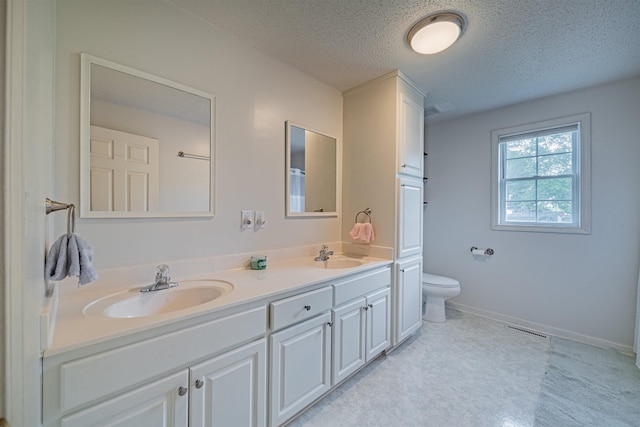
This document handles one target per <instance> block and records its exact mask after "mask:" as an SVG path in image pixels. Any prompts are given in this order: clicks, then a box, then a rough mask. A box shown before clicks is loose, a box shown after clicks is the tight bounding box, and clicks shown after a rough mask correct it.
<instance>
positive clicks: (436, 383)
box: [289, 310, 640, 427]
mask: <svg viewBox="0 0 640 427" xmlns="http://www.w3.org/2000/svg"><path fill="white" fill-rule="evenodd" d="M447 319H448V320H447V322H445V323H441V324H438V323H430V322H424V324H423V328H422V329H421V331H420V332H418V333H416V334H415V335H414V336H413V337H411V338H410V339H409V340H408V341H407V342H405V343H404V344H403V345H401V346H400V347H399V348H397V349H396V350H394V351H393V352H391V353H390V354H389V355H386V356H382V357H380V358H378V359H377V360H375V361H374V362H372V363H371V364H369V365H368V366H367V367H365V368H364V369H363V370H362V371H361V372H359V373H358V374H356V375H354V376H353V377H352V378H350V379H349V380H348V381H347V382H346V383H345V384H343V385H342V386H340V387H339V388H337V389H336V390H334V391H333V393H331V394H329V395H328V396H326V397H325V398H324V399H322V400H321V401H320V402H318V403H317V404H316V405H315V406H313V407H311V408H310V409H309V410H307V411H306V412H305V413H303V414H302V415H301V416H299V417H298V418H297V419H295V420H293V421H292V422H291V423H290V424H289V425H290V426H296V427H316V426H317V427H326V426H336V427H339V426H389V427H393V426H425V427H429V426H434V427H466V426H470V427H483V426H487V427H489V426H491V427H533V426H535V427H565V426H567V427H568V426H576V427H577V426H588V425H593V426H599V427H612V426H640V370H639V369H638V368H637V367H635V365H634V359H633V358H631V357H630V356H626V355H620V354H619V353H617V352H614V351H613V350H603V349H599V348H596V347H592V346H587V345H583V344H578V343H574V342H572V341H566V340H559V339H558V341H557V342H556V339H555V338H551V339H545V338H541V337H537V336H534V335H530V334H527V333H523V332H519V331H515V330H512V329H509V328H506V325H505V324H504V323H501V322H497V321H493V320H490V319H486V318H483V317H478V316H474V315H471V314H467V313H461V312H459V311H456V310H448V311H447ZM556 343H557V345H556ZM563 343H569V344H570V346H572V347H571V348H568V349H565V350H566V351H564V350H563V347H562V346H563ZM554 345H556V346H558V347H559V348H560V349H559V350H558V349H554V348H553V347H554ZM603 351H604V352H605V353H602V352H603ZM592 352H593V354H594V355H595V356H594V357H591V359H593V360H591V359H590V363H591V362H593V363H595V366H594V365H588V366H587V365H585V367H583V368H584V369H583V372H578V373H572V370H573V366H574V365H576V363H573V362H572V361H571V359H572V356H571V354H572V353H573V354H587V355H590V354H592ZM607 352H610V353H607ZM612 357H613V358H615V359H616V363H618V364H619V365H620V366H616V369H612V370H611V372H608V371H607V370H606V369H600V368H601V365H607V364H608V363H609V362H608V360H610V359H611V358H612ZM618 359H619V360H618ZM580 363H581V362H579V361H578V363H577V365H580ZM555 365H559V368H558V369H556V367H555ZM618 368H620V369H618ZM589 369H591V370H593V369H598V371H599V372H600V371H602V372H605V373H603V374H602V375H601V376H600V377H598V378H594V379H589V378H590V377H592V375H589V374H588V372H590V371H589ZM584 372H587V373H586V374H585V373H584ZM548 374H549V375H548ZM551 374H553V375H551ZM551 377H554V379H553V380H551V379H550V378H551ZM573 377H577V378H579V379H581V381H582V385H583V387H584V389H583V390H582V391H581V392H580V393H576V394H575V395H574V394H571V393H568V394H567V395H566V396H565V395H562V392H563V391H564V390H573V389H574V387H573V386H572V382H575V378H573ZM620 378H625V379H626V385H625V386H624V387H623V388H622V389H620V390H618V389H617V388H616V387H617V386H616V384H619V380H620ZM590 382H597V383H604V384H607V385H608V387H609V389H611V388H613V391H611V390H608V393H609V394H600V395H598V394H596V395H594V396H592V398H593V399H594V401H602V402H601V405H602V406H603V407H606V406H610V407H611V408H610V410H608V411H604V414H603V411H602V408H599V409H598V408H597V406H596V407H594V405H592V404H587V405H583V403H584V402H586V401H585V400H584V399H585V390H586V393H587V394H589V390H592V389H594V388H595V389H599V388H601V387H600V385H599V384H595V385H594V384H591V383H590ZM629 389H630V390H629ZM556 390H557V391H559V392H560V393H555V391H556ZM630 391H631V393H630ZM616 394H617V396H616ZM620 399H623V400H624V402H623V404H622V405H621V406H620V405H618V406H619V407H617V406H616V407H614V406H615V405H614V406H612V405H613V403H612V402H618V401H619V400H620ZM576 400H579V401H576ZM585 406H589V407H594V412H593V413H592V414H589V413H588V412H587V411H585ZM620 411H623V412H625V414H624V416H623V417H618V416H617V415H616V414H619V413H620Z"/></svg>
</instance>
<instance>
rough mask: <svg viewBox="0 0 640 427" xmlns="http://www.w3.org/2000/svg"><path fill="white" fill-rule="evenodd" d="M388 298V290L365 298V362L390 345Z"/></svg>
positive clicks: (389, 292)
mask: <svg viewBox="0 0 640 427" xmlns="http://www.w3.org/2000/svg"><path fill="white" fill-rule="evenodd" d="M390 296H391V291H390V290H389V288H385V289H383V290H381V291H378V292H376V293H375V294H372V295H369V296H367V301H366V302H367V308H368V310H367V339H366V342H367V358H366V359H367V361H368V360H371V359H372V358H373V357H376V356H377V355H378V354H380V353H382V352H383V351H384V350H386V349H387V348H388V347H389V346H390V345H391V325H390V312H391V302H390Z"/></svg>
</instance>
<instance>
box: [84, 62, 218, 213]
mask: <svg viewBox="0 0 640 427" xmlns="http://www.w3.org/2000/svg"><path fill="white" fill-rule="evenodd" d="M80 72H81V78H80V90H81V95H80V215H81V217H83V218H145V217H202V216H204V217H211V216H213V215H214V212H215V210H214V202H215V191H214V189H215V160H216V159H215V141H214V135H215V129H214V124H215V121H214V117H215V98H214V97H213V96H211V95H209V94H208V93H205V92H202V91H200V90H197V89H193V88H190V87H187V86H184V85H182V84H179V83H175V82H172V81H169V80H167V79H164V78H161V77H158V76H154V75H152V74H149V73H146V72H143V71H139V70H135V69H133V68H130V67H127V66H124V65H120V64H116V63H114V62H111V61H107V60H105V59H101V58H97V57H95V56H91V55H87V54H84V53H83V54H81V67H80Z"/></svg>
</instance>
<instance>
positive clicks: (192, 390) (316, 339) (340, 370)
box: [43, 255, 392, 427]
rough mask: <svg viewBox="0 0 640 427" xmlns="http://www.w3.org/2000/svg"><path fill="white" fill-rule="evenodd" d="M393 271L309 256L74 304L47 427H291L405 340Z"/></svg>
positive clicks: (65, 318)
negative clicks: (396, 318)
mask: <svg viewBox="0 0 640 427" xmlns="http://www.w3.org/2000/svg"><path fill="white" fill-rule="evenodd" d="M391 267H392V261H391V260H387V259H381V258H373V257H355V256H353V257H352V256H347V255H336V256H333V257H330V259H328V260H326V261H314V260H313V257H305V258H298V259H291V260H287V261H282V262H277V263H272V264H270V265H269V268H268V270H250V269H247V268H236V269H230V270H225V271H217V272H215V273H211V274H209V275H202V276H200V277H190V278H184V279H183V280H177V282H178V283H179V286H176V287H171V288H167V289H162V290H157V291H152V292H140V289H141V288H142V287H144V286H145V285H148V284H149V282H151V281H149V282H147V283H142V284H140V285H138V286H127V287H119V286H117V285H116V284H112V283H108V284H103V285H102V286H94V287H87V288H86V289H81V290H79V291H77V292H74V293H72V294H69V295H65V296H61V297H60V298H59V305H58V309H57V315H56V322H55V334H54V337H53V340H52V342H51V345H50V346H49V347H48V348H47V349H46V350H45V351H44V355H43V425H45V426H64V427H72V426H77V427H85V426H88V425H92V426H102V425H109V426H136V427H141V426H150V427H151V426H153V427H157V426H192V427H195V426H204V425H222V426H261V425H262V426H264V425H269V426H278V425H281V424H283V423H285V422H287V421H288V420H290V419H291V418H292V417H294V416H295V415H296V414H297V413H299V412H300V411H302V410H303V409H305V408H306V407H307V406H309V405H310V404H312V403H313V402H314V401H316V400H317V399H318V398H319V397H321V396H322V395H324V394H325V393H327V392H329V391H330V390H331V389H332V388H334V387H336V386H337V385H339V384H340V383H341V382H342V381H344V380H345V379H346V378H347V377H349V376H350V375H351V374H353V373H354V372H356V371H357V370H358V369H360V368H361V367H362V366H364V365H365V364H366V363H367V362H368V361H370V360H373V359H374V358H375V357H377V356H378V355H379V354H380V353H382V352H383V351H384V350H385V349H388V348H389V347H390V346H391V310H392V308H391V292H392V290H391Z"/></svg>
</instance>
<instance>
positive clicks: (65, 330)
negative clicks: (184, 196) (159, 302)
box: [43, 257, 392, 357]
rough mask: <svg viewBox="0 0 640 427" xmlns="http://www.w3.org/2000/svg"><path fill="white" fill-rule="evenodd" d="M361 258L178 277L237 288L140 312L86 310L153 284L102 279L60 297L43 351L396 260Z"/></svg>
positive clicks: (272, 294) (90, 341)
mask: <svg viewBox="0 0 640 427" xmlns="http://www.w3.org/2000/svg"><path fill="white" fill-rule="evenodd" d="M360 259H362V260H364V261H366V262H365V263H364V264H362V265H360V266H357V267H351V268H340V269H326V268H322V266H321V262H314V261H313V259H312V258H308V257H306V258H298V259H291V260H288V261H282V262H279V263H270V264H269V266H268V269H267V270H250V269H246V268H237V269H232V270H226V271H217V272H214V273H210V274H205V275H199V276H194V277H181V278H176V281H177V282H178V283H179V282H180V281H188V280H203V279H208V280H220V281H226V282H229V283H231V284H232V285H233V290H232V291H231V292H229V293H227V294H226V295H223V296H221V297H219V298H217V299H215V300H213V301H210V302H208V303H205V304H201V305H198V306H196V307H192V308H188V309H184V310H179V311H174V312H171V313H166V314H161V315H154V316H147V317H137V318H109V317H102V316H91V315H87V314H85V312H84V308H85V307H86V306H87V305H88V304H90V303H91V302H93V301H95V300H97V299H99V298H102V297H105V296H108V295H112V294H114V293H117V292H122V291H124V290H127V289H132V288H140V287H142V286H145V285H148V283H138V284H127V285H119V284H116V283H100V284H96V285H93V286H92V285H88V286H86V288H83V289H81V290H79V291H77V292H74V293H73V294H70V295H64V296H61V297H60V298H59V300H58V308H57V313H56V316H55V328H54V334H53V340H52V342H51V345H50V346H49V347H48V348H47V349H46V350H45V351H44V352H43V355H44V357H51V356H54V355H57V354H60V353H64V352H67V351H71V350H75V349H79V348H82V347H84V346H88V345H91V344H97V343H100V342H103V341H106V340H111V339H116V338H121V337H125V336H127V335H129V334H133V333H138V332H144V331H150V330H153V329H154V328H161V327H163V326H167V325H171V324H177V323H182V322H183V321H187V320H188V319H193V318H195V317H199V316H203V315H207V314H214V313H215V312H217V311H222V310H225V309H231V308H233V307H237V306H240V305H243V304H249V303H252V302H258V301H261V300H264V302H265V304H266V303H268V302H270V301H271V300H270V298H273V300H275V299H277V298H278V296H280V295H283V294H286V293H287V292H290V291H295V290H296V289H301V288H305V287H309V286H313V285H316V284H320V283H325V282H329V281H331V280H335V279H339V278H341V277H344V276H348V275H351V274H354V273H359V272H363V271H367V270H371V269H373V268H376V267H383V266H386V265H390V264H391V263H392V261H391V260H389V259H382V258H374V257H362V258H360ZM157 292H163V291H157Z"/></svg>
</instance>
